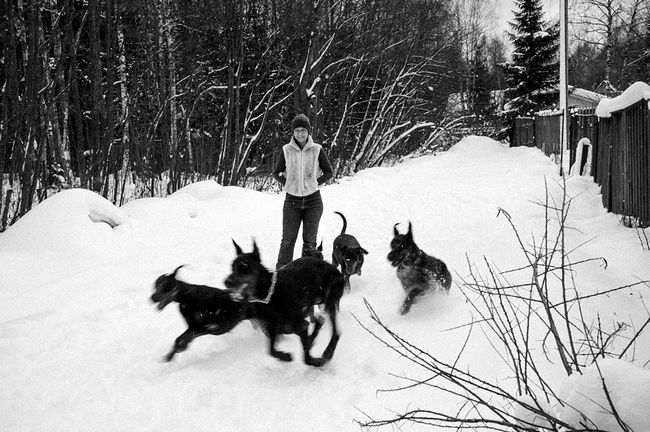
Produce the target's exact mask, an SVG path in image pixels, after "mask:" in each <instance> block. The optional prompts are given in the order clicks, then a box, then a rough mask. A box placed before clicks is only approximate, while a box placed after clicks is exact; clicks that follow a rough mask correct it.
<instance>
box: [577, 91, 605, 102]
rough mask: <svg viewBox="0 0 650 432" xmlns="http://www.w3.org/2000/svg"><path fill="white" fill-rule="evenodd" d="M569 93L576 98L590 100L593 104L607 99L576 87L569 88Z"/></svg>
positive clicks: (599, 94)
mask: <svg viewBox="0 0 650 432" xmlns="http://www.w3.org/2000/svg"><path fill="white" fill-rule="evenodd" d="M569 93H570V94H572V95H574V96H577V97H580V98H583V99H586V100H591V101H594V102H598V101H600V100H602V99H605V98H606V97H607V96H606V95H604V94H601V93H596V92H592V91H589V90H585V89H583V88H578V87H570V88H569Z"/></svg>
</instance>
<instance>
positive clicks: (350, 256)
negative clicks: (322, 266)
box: [332, 211, 368, 290]
mask: <svg viewBox="0 0 650 432" xmlns="http://www.w3.org/2000/svg"><path fill="white" fill-rule="evenodd" d="M334 213H336V214H337V215H339V216H341V219H343V229H341V234H339V235H338V236H337V237H336V238H335V239H334V243H333V244H332V264H334V265H335V266H341V273H343V278H344V280H345V288H346V289H348V290H349V289H350V276H351V275H353V274H357V275H361V267H362V266H363V256H364V255H368V251H367V250H365V249H364V248H362V247H361V245H360V244H359V241H358V240H357V239H356V238H355V237H354V236H353V235H351V234H346V233H345V230H346V229H347V227H348V221H347V220H346V219H345V216H343V213H340V212H337V211H335V212H334Z"/></svg>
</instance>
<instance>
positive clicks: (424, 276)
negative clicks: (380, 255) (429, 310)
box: [388, 222, 451, 315]
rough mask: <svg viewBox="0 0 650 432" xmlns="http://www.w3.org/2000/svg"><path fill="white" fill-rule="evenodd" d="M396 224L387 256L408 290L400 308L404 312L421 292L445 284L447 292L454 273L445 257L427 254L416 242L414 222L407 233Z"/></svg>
mask: <svg viewBox="0 0 650 432" xmlns="http://www.w3.org/2000/svg"><path fill="white" fill-rule="evenodd" d="M397 225H398V224H395V226H394V227H393V233H394V237H393V240H391V242H390V249H391V250H390V252H389V253H388V260H389V261H390V263H391V264H392V265H393V267H397V278H398V279H399V281H400V282H401V283H402V287H404V290H405V291H406V298H405V299H404V302H403V303H402V309H401V313H402V315H404V314H406V313H408V311H409V310H410V309H411V305H412V304H413V303H415V302H416V298H417V297H418V296H421V295H423V294H425V293H426V292H428V291H434V290H435V289H437V288H442V289H444V290H445V291H446V292H447V293H448V292H449V289H450V288H451V273H449V270H448V269H447V265H446V264H445V263H444V262H443V261H442V260H439V259H438V258H435V257H432V256H430V255H427V254H426V253H424V251H422V250H421V249H420V248H419V247H418V246H417V245H416V244H415V242H414V241H413V231H412V230H411V222H409V230H408V232H407V233H406V234H400V233H399V232H398V231H397Z"/></svg>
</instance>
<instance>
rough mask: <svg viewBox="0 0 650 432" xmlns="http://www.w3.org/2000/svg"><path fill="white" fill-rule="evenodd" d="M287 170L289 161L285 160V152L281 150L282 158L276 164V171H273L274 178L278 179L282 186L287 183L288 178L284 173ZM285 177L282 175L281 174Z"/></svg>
mask: <svg viewBox="0 0 650 432" xmlns="http://www.w3.org/2000/svg"><path fill="white" fill-rule="evenodd" d="M286 169H287V161H286V160H285V159H284V151H282V150H280V158H279V159H278V162H277V163H276V164H275V169H274V170H273V178H274V179H276V180H277V181H278V182H279V183H280V184H281V185H282V186H284V185H285V183H286V182H287V178H286V177H285V176H284V171H285V170H286ZM281 173H282V174H283V175H280V174H281Z"/></svg>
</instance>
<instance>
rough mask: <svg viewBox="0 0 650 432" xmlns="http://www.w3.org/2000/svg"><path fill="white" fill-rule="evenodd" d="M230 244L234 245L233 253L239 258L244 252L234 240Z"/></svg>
mask: <svg viewBox="0 0 650 432" xmlns="http://www.w3.org/2000/svg"><path fill="white" fill-rule="evenodd" d="M232 244H234V245H235V253H236V254H237V255H238V256H239V255H241V254H243V253H244V251H243V250H242V249H241V248H240V247H239V245H238V244H237V242H236V241H235V239H232Z"/></svg>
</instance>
